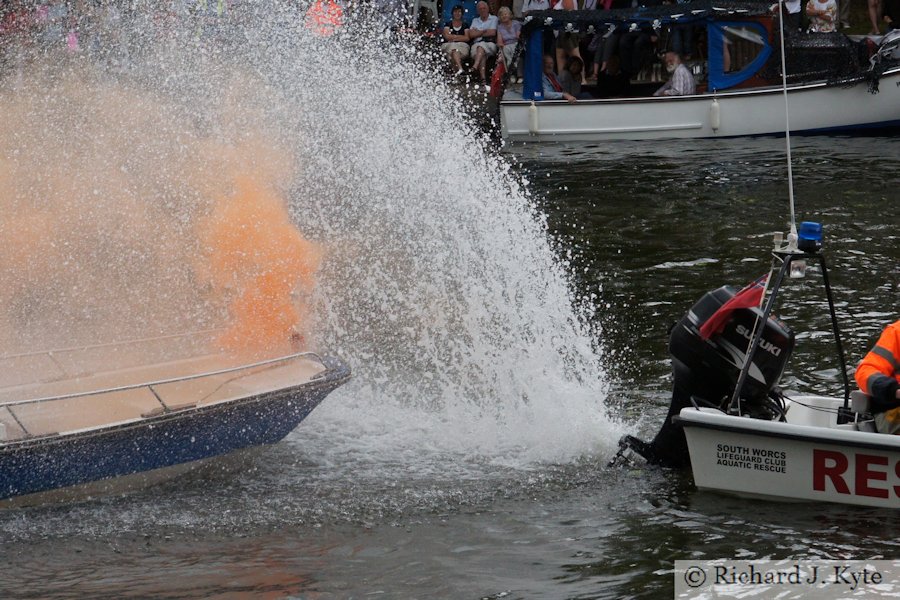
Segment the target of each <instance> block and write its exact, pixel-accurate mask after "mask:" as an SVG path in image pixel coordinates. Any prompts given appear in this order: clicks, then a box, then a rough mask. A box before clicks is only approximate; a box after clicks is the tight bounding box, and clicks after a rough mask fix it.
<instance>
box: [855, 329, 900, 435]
mask: <svg viewBox="0 0 900 600" xmlns="http://www.w3.org/2000/svg"><path fill="white" fill-rule="evenodd" d="M856 384H857V385H858V386H859V389H861V390H862V391H863V392H864V393H866V394H868V395H869V396H871V398H872V400H871V407H872V413H873V414H874V415H875V427H876V428H877V429H878V431H879V432H881V433H893V434H900V321H896V322H895V323H891V324H890V325H888V326H887V327H885V328H884V331H882V332H881V337H880V338H878V343H876V344H875V347H874V348H872V350H870V351H869V353H868V354H866V356H865V357H864V358H863V359H862V362H860V363H859V366H858V367H857V368H856Z"/></svg>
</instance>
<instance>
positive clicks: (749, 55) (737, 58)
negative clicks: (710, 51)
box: [722, 25, 766, 73]
mask: <svg viewBox="0 0 900 600" xmlns="http://www.w3.org/2000/svg"><path fill="white" fill-rule="evenodd" d="M722 33H723V34H724V37H725V40H724V44H723V48H722V50H723V53H724V56H723V57H722V62H723V66H724V71H725V72H726V73H737V72H739V71H743V70H744V69H746V68H747V67H748V66H749V65H750V64H752V63H753V60H754V59H755V58H756V57H757V56H759V53H760V52H762V51H763V48H765V47H766V41H765V40H764V39H763V37H762V36H761V35H760V34H759V32H758V31H756V30H755V29H753V28H751V27H747V26H745V25H740V26H726V27H723V28H722Z"/></svg>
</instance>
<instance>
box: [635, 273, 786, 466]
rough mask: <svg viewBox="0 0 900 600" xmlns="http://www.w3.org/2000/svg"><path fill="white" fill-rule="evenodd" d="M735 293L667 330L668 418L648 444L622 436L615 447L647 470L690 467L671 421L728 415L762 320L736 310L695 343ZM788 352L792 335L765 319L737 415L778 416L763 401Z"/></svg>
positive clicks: (709, 300)
mask: <svg viewBox="0 0 900 600" xmlns="http://www.w3.org/2000/svg"><path fill="white" fill-rule="evenodd" d="M737 292H738V290H737V289H736V288H734V287H731V286H723V287H720V288H719V289H717V290H714V291H712V292H707V293H706V294H705V295H704V296H703V298H701V299H700V301H699V302H697V303H696V304H694V306H693V307H691V310H690V311H688V313H687V314H686V315H685V316H684V317H683V318H682V319H681V320H680V321H679V322H678V323H676V324H675V326H674V327H673V328H672V331H671V333H670V336H669V352H670V353H671V355H672V371H673V375H674V379H675V383H674V389H673V391H672V403H671V405H670V406H669V414H668V415H667V416H666V420H665V422H664V423H663V426H662V429H660V431H659V433H657V434H656V437H655V438H654V439H653V441H652V442H650V443H647V442H644V441H642V440H639V439H637V438H635V437H633V436H625V437H623V438H622V440H620V441H619V445H620V446H621V447H622V448H623V449H624V448H631V449H633V450H634V451H636V452H637V453H638V454H640V455H641V456H643V457H644V458H645V459H647V461H648V462H649V463H651V464H656V465H662V466H666V467H684V466H687V465H688V464H690V457H689V455H688V449H687V440H686V439H685V437H684V431H683V429H682V428H681V426H679V425H677V424H675V423H673V422H672V417H673V416H675V415H677V414H678V413H679V412H681V409H682V408H685V407H689V406H706V407H714V408H717V409H719V410H722V411H726V410H727V409H728V405H729V403H730V402H731V397H732V394H733V393H734V389H735V387H736V386H737V381H738V377H739V376H740V372H741V368H742V367H743V365H744V358H745V356H746V353H747V350H748V348H749V346H750V341H751V339H752V337H753V332H754V327H755V326H756V323H757V321H760V322H761V320H762V316H763V311H762V310H760V309H759V308H757V307H753V308H738V309H736V310H734V312H732V313H731V315H730V317H729V320H728V321H727V322H726V323H725V327H724V329H723V330H722V332H721V333H718V334H713V335H712V336H711V337H710V338H709V339H703V337H701V335H700V328H701V326H702V325H703V324H704V323H705V322H706V321H707V320H709V318H710V317H712V316H713V314H715V313H716V311H718V310H719V309H720V308H721V307H722V305H723V304H725V303H726V302H728V300H730V299H731V298H732V297H734V295H735V294H736V293H737ZM793 349H794V333H793V332H792V331H791V330H790V329H789V328H788V327H787V326H786V325H785V324H784V323H782V322H781V321H780V320H778V319H777V318H775V317H772V316H770V317H769V319H768V320H767V321H766V322H765V325H764V329H763V333H762V337H761V339H760V343H759V347H758V349H757V351H756V353H755V355H754V356H753V357H752V361H751V365H750V370H749V372H748V374H747V379H746V380H745V381H744V386H743V389H742V390H741V394H740V412H741V414H742V415H747V416H750V417H754V418H762V419H767V420H772V419H773V418H776V417H777V416H779V415H778V414H777V410H776V409H775V407H776V406H777V405H776V404H775V403H774V402H772V401H771V400H770V398H769V397H770V396H771V395H774V394H776V393H777V392H776V391H774V390H775V385H776V384H777V383H778V381H779V379H781V375H782V374H783V373H784V368H785V366H786V365H787V361H788V358H789V357H790V355H791V352H792V351H793Z"/></svg>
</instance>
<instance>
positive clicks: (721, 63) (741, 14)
mask: <svg viewBox="0 0 900 600" xmlns="http://www.w3.org/2000/svg"><path fill="white" fill-rule="evenodd" d="M771 6H772V2H769V1H766V2H747V1H731V0H729V1H721V2H714V1H710V0H697V1H694V2H687V3H683V4H666V5H661V6H647V7H636V8H626V9H615V10H586V11H584V10H583V11H559V10H549V11H540V12H536V13H533V14H531V15H530V16H528V17H526V19H525V25H524V27H523V35H524V37H525V39H526V40H527V42H526V45H527V47H526V50H525V56H526V58H525V83H524V88H523V94H522V95H523V98H525V99H526V100H541V99H543V93H542V90H541V75H542V54H543V39H544V38H543V36H544V35H545V34H546V33H545V32H547V31H550V30H565V31H578V32H582V33H588V34H598V35H608V34H612V33H614V32H618V33H624V32H627V31H634V30H638V29H640V30H646V31H650V30H657V31H658V30H660V29H662V28H664V27H670V26H673V25H685V24H695V25H697V26H702V27H705V28H706V31H707V44H708V54H707V55H708V57H709V63H708V70H707V72H708V77H707V88H708V89H709V90H711V91H712V90H725V89H728V88H732V87H734V86H736V85H740V84H741V83H743V82H745V81H747V80H748V79H750V78H751V77H753V76H754V75H756V74H757V73H758V72H759V71H760V70H761V69H762V68H763V67H765V65H766V62H767V61H768V60H769V57H770V56H771V55H772V46H771V44H770V43H769V33H768V30H767V29H766V27H765V26H764V25H763V24H762V23H760V22H759V21H758V20H754V17H766V16H771V15H772V12H771ZM735 45H740V46H741V48H742V52H740V54H739V55H738V54H736V53H732V52H731V51H730V49H731V48H732V47H734V46H735Z"/></svg>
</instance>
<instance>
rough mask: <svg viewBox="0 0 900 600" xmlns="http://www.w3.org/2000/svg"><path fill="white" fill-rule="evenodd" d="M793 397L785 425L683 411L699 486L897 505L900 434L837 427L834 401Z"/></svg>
mask: <svg viewBox="0 0 900 600" xmlns="http://www.w3.org/2000/svg"><path fill="white" fill-rule="evenodd" d="M796 401H797V402H796V403H792V404H791V405H790V409H789V411H788V422H787V423H779V422H773V421H763V420H758V419H750V418H746V417H737V416H730V415H726V414H724V413H721V412H719V411H716V410H714V409H701V410H697V409H693V408H685V409H683V410H682V411H681V413H680V415H679V416H678V417H677V418H678V421H679V422H680V423H681V424H682V425H683V426H684V432H685V436H686V437H687V442H688V449H689V452H690V457H691V468H692V470H693V475H694V482H695V484H696V485H697V487H698V488H700V489H707V490H716V491H720V492H727V493H731V494H736V495H739V496H747V497H762V498H772V499H778V500H795V501H816V502H837V503H842V504H855V505H862V506H877V507H883V508H900V436H892V435H884V434H879V433H870V432H863V431H855V430H851V429H849V428H850V427H851V426H849V425H847V426H837V425H836V423H835V416H834V412H833V411H836V409H837V407H838V406H839V405H840V404H841V403H842V402H841V401H840V400H837V399H833V398H824V397H819V396H807V397H803V398H797V399H796ZM799 402H802V403H803V404H802V405H801V404H799ZM804 405H808V406H815V407H819V408H826V409H829V410H830V412H823V411H821V410H815V409H810V408H807V406H804Z"/></svg>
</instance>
